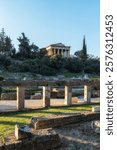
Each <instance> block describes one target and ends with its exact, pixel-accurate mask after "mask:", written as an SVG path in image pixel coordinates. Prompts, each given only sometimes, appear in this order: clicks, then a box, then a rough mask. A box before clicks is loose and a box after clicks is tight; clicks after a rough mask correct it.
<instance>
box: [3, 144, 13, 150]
mask: <svg viewBox="0 0 117 150" xmlns="http://www.w3.org/2000/svg"><path fill="white" fill-rule="evenodd" d="M14 149H15V144H5V146H4V150H14Z"/></svg>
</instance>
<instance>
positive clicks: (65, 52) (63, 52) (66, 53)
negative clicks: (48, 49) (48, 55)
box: [52, 49, 70, 57]
mask: <svg viewBox="0 0 117 150" xmlns="http://www.w3.org/2000/svg"><path fill="white" fill-rule="evenodd" d="M52 53H53V55H56V54H58V55H62V56H63V57H69V56H70V51H69V50H65V49H64V50H63V49H52Z"/></svg>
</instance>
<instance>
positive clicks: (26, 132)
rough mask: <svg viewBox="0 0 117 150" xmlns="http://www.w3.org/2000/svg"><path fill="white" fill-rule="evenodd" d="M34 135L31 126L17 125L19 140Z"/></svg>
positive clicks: (16, 133)
mask: <svg viewBox="0 0 117 150" xmlns="http://www.w3.org/2000/svg"><path fill="white" fill-rule="evenodd" d="M31 136H32V134H31V130H30V128H29V126H27V125H25V126H19V125H15V137H16V139H17V140H21V139H24V138H30V137H31Z"/></svg>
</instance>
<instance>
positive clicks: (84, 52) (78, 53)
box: [74, 36, 88, 72]
mask: <svg viewBox="0 0 117 150" xmlns="http://www.w3.org/2000/svg"><path fill="white" fill-rule="evenodd" d="M74 54H75V55H76V56H77V57H78V59H79V60H81V62H82V64H83V72H84V70H85V62H86V60H87V58H88V55H87V46H86V43H85V36H84V39H83V46H82V50H80V51H76V52H75V53H74Z"/></svg>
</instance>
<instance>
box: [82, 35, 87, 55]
mask: <svg viewBox="0 0 117 150" xmlns="http://www.w3.org/2000/svg"><path fill="white" fill-rule="evenodd" d="M82 51H83V55H84V57H87V46H86V44H85V36H84V39H83V47H82Z"/></svg>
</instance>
